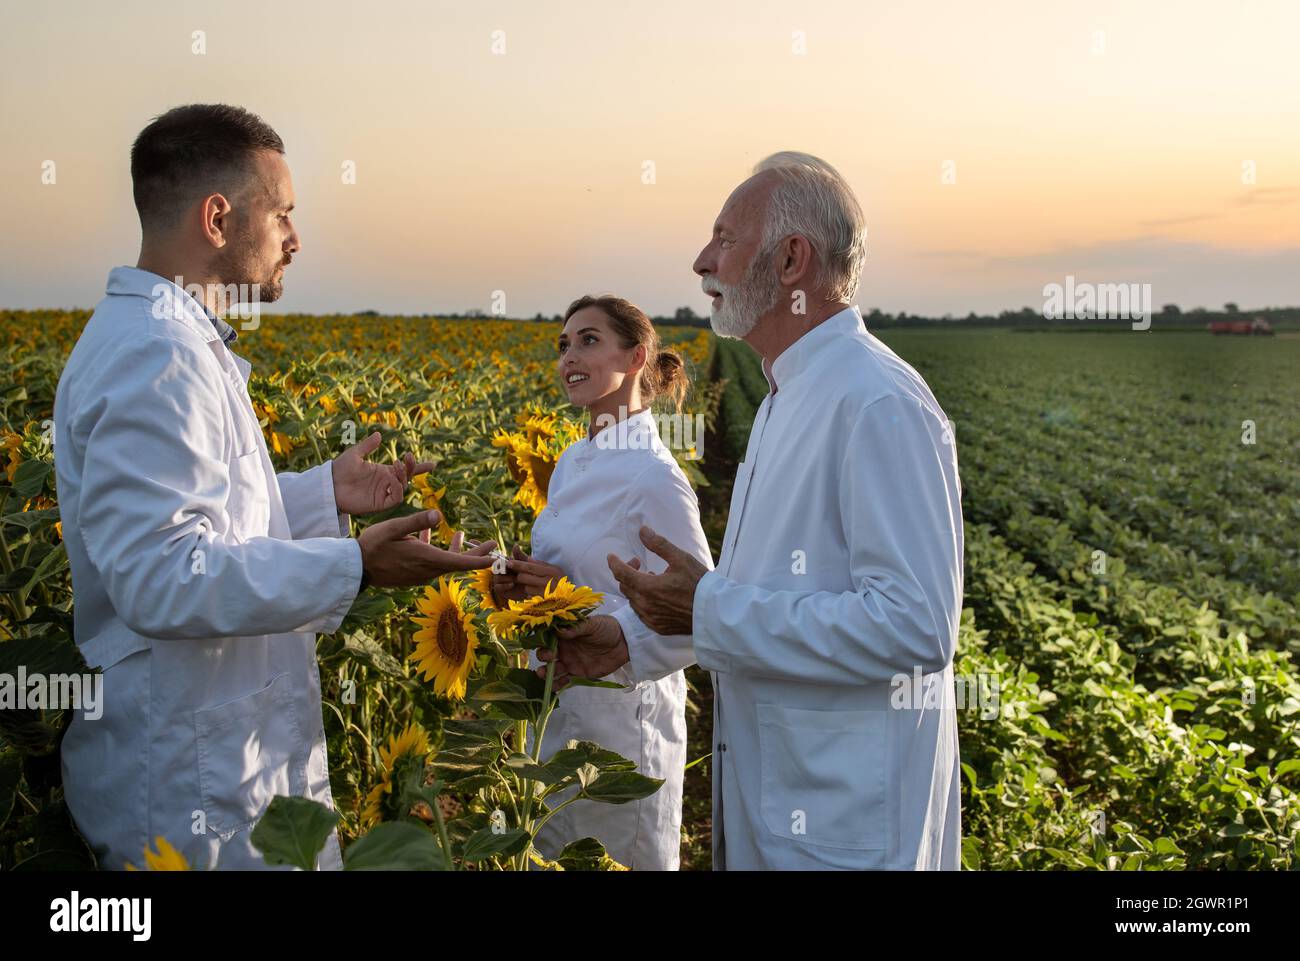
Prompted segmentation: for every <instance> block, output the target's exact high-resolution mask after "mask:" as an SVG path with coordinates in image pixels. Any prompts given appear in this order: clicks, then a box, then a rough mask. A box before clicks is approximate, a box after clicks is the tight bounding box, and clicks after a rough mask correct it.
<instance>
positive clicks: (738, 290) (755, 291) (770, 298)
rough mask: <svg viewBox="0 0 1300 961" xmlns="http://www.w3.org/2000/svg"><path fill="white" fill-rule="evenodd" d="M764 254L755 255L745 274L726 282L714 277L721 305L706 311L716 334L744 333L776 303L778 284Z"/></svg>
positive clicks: (720, 335) (741, 334) (739, 335)
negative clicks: (729, 283) (742, 276)
mask: <svg viewBox="0 0 1300 961" xmlns="http://www.w3.org/2000/svg"><path fill="white" fill-rule="evenodd" d="M765 260H767V258H758V259H756V260H755V261H754V262H753V263H751V264H750V266H749V269H748V270H746V271H745V276H744V278H742V279H741V281H740V283H738V284H736V285H734V286H728V285H727V284H724V283H722V282H721V281H719V280H717V279H716V278H715V279H714V280H713V287H714V288H715V289H716V290H718V291H720V292H721V294H722V306H721V307H720V308H719V307H714V308H713V310H712V311H711V312H710V314H709V326H710V327H712V328H713V332H714V333H715V334H717V335H718V336H719V337H734V338H740V337H744V336H745V335H746V334H748V333H749V332H750V331H751V330H753V329H754V326H755V325H756V324H757V323H758V320H759V318H760V317H762V316H763V315H764V314H766V313H767V312H768V311H769V310H771V309H772V308H773V307H775V306H776V301H777V298H778V297H780V296H781V287H780V285H779V284H778V283H777V282H776V278H775V277H773V276H772V271H771V269H770V268H771V265H770V263H767V264H765V263H763V261H765Z"/></svg>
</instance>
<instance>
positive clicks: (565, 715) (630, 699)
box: [532, 410, 713, 871]
mask: <svg viewBox="0 0 1300 961" xmlns="http://www.w3.org/2000/svg"><path fill="white" fill-rule="evenodd" d="M643 524H647V525H649V526H650V527H653V528H654V529H655V530H657V531H658V532H659V533H661V534H663V535H664V536H665V537H668V538H669V539H671V540H672V541H674V542H675V543H676V544H678V545H679V546H680V547H681V548H682V549H683V550H685V551H688V552H690V553H691V554H694V555H695V556H696V557H698V558H699V560H700V562H701V563H703V564H705V565H706V566H708V567H709V568H710V569H711V568H712V567H713V558H712V557H711V555H710V554H709V545H708V542H707V541H706V540H705V537H704V531H703V529H702V528H701V527H700V513H699V505H698V503H697V502H696V499H695V492H694V491H693V490H691V485H690V483H689V482H688V481H687V480H686V477H685V475H684V474H683V473H682V471H681V468H680V467H678V466H677V463H676V462H675V461H674V460H673V456H672V453H671V452H670V451H669V450H668V449H667V448H666V447H664V445H663V442H662V441H661V440H660V437H659V431H658V428H657V424H656V421H655V417H654V415H653V414H652V413H651V412H650V411H648V410H646V411H642V412H640V413H638V414H633V415H632V416H630V417H628V418H626V419H625V420H623V421H621V422H619V423H616V424H612V425H610V426H608V427H606V428H604V429H603V430H601V431H599V432H598V433H597V434H596V436H595V437H594V438H583V439H582V440H579V441H577V442H576V443H575V444H573V445H571V446H570V447H569V448H568V449H567V450H566V451H565V452H564V453H563V454H561V455H560V459H559V462H558V463H557V464H556V466H555V472H554V474H553V475H552V476H551V483H550V489H549V491H548V494H547V506H546V510H544V511H543V512H542V513H541V515H540V516H539V517H538V518H537V520H536V522H535V523H534V524H533V531H532V551H533V556H534V557H535V558H537V559H538V560H540V561H545V562H546V563H548V564H553V565H555V566H556V567H558V568H559V569H560V570H562V571H564V573H565V575H566V576H567V577H568V578H569V580H570V581H572V582H573V583H574V584H577V585H586V586H587V587H590V588H591V589H592V590H596V591H601V592H603V593H604V595H605V599H604V603H603V604H602V606H601V607H600V608H599V610H598V611H597V612H596V613H599V614H611V615H613V616H614V617H615V618H617V619H618V621H619V622H620V624H622V626H623V632H624V634H625V635H627V636H628V637H629V640H630V639H631V638H632V637H647V636H653V637H656V638H658V637H659V635H657V634H654V632H653V631H651V630H650V629H649V628H647V627H646V626H645V625H644V624H643V623H641V620H640V619H639V618H638V617H637V616H636V614H635V613H634V612H633V611H632V608H631V607H630V606H628V603H627V599H626V598H625V597H623V595H622V594H621V593H619V589H618V582H617V581H615V580H614V576H613V574H611V573H610V570H609V564H608V563H607V562H606V560H605V558H606V556H607V555H609V554H617V555H618V556H619V557H620V558H622V559H623V560H629V559H631V558H632V557H637V558H640V560H641V565H642V570H649V571H652V572H655V573H658V572H661V571H663V569H664V568H665V566H666V565H665V564H664V562H663V561H662V560H660V559H659V557H658V556H656V555H655V554H653V553H651V552H649V551H647V550H646V548H645V546H644V545H643V544H642V543H641V539H640V536H639V534H638V532H639V531H640V529H641V525H643ZM661 639H662V638H661ZM673 640H674V641H675V642H676V643H678V644H686V645H687V646H689V638H676V639H673ZM534 663H536V661H535V660H534ZM605 680H612V681H616V682H619V683H631V684H632V685H633V686H631V688H630V689H628V690H613V689H609V688H594V687H570V688H567V689H565V690H564V691H562V692H561V694H560V702H559V706H558V707H557V708H556V710H555V711H554V712H553V713H552V715H551V719H550V721H549V723H548V726H547V729H546V736H545V738H543V740H542V757H543V758H544V759H545V758H549V757H550V756H551V755H553V754H554V753H555V752H556V751H557V750H559V749H561V748H563V747H564V746H565V744H567V743H568V742H569V741H570V740H579V741H595V742H596V743H598V744H600V745H601V746H602V747H605V748H608V749H609V750H611V751H616V752H618V753H619V754H621V755H623V756H624V757H626V758H627V759H628V760H630V761H634V762H635V763H636V767H637V770H638V771H640V772H641V773H642V774H645V775H648V776H649V777H657V778H663V779H664V784H663V786H662V787H660V788H659V790H658V791H656V792H655V793H654V794H652V795H650V796H649V797H647V798H644V799H642V800H640V801H631V802H628V803H627V804H603V803H597V802H595V801H575V802H574V803H573V804H571V805H569V806H568V807H566V808H565V809H564V810H563V811H560V812H559V813H558V814H556V815H555V816H554V817H552V818H551V820H550V821H549V822H548V823H547V825H546V827H545V828H544V829H543V830H542V833H541V835H540V836H539V838H538V848H539V849H540V850H541V851H542V852H543V853H545V854H547V855H548V856H554V855H555V854H557V853H558V852H559V850H560V848H562V847H563V846H564V845H565V844H567V843H569V842H570V841H575V840H577V839H578V838H582V837H595V838H597V839H599V840H600V841H601V842H602V843H603V844H604V845H605V849H606V851H608V852H609V855H610V857H612V858H614V860H616V861H618V862H620V863H622V864H625V865H627V866H628V867H630V868H633V869H634V870H658V871H675V870H677V868H678V865H679V860H680V852H681V823H682V779H683V775H684V770H685V766H686V678H685V676H684V675H683V674H682V672H681V670H680V669H676V670H672V671H667V672H665V673H664V674H662V675H661V676H660V677H658V678H656V679H654V680H646V681H641V682H640V683H637V682H635V681H631V680H630V679H629V678H628V677H626V675H625V674H624V672H623V671H618V672H616V673H615V674H614V675H612V676H610V677H608V678H605ZM571 793H572V792H571V791H570V792H562V793H560V794H559V795H557V796H555V797H553V798H551V799H548V801H549V802H550V803H551V804H552V805H555V804H558V803H560V802H561V801H563V800H565V799H566V798H568V797H569V796H570V795H571Z"/></svg>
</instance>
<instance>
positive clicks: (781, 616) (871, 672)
mask: <svg viewBox="0 0 1300 961" xmlns="http://www.w3.org/2000/svg"><path fill="white" fill-rule="evenodd" d="M942 432H943V424H942V423H941V422H940V421H939V419H938V418H937V417H935V416H934V414H932V413H929V412H927V411H926V410H924V409H923V408H922V407H921V405H920V404H919V403H918V402H917V401H916V400H914V399H911V398H906V397H900V396H897V395H886V396H884V397H882V398H880V399H879V400H877V401H874V402H873V403H871V404H868V405H867V406H866V407H864V408H863V409H862V410H861V411H860V412H859V414H858V415H857V418H856V421H855V423H854V424H853V425H852V427H851V428H850V429H849V431H848V433H847V434H846V435H845V437H846V442H845V445H844V449H843V450H842V451H838V452H835V453H836V454H838V455H839V456H842V458H843V462H842V465H841V467H840V470H839V490H838V504H835V503H834V502H832V504H828V505H826V506H827V507H828V508H832V509H833V508H834V507H835V506H837V507H838V509H839V513H840V518H841V523H842V527H843V534H844V541H845V544H846V545H847V549H848V565H849V574H850V576H851V583H852V584H853V585H854V589H853V590H848V591H825V590H821V591H816V590H810V591H793V590H780V591H772V590H766V589H764V588H762V587H757V586H755V585H752V584H740V583H737V582H735V581H732V580H728V579H727V578H724V577H722V576H720V575H718V574H717V573H716V572H713V573H709V574H706V575H705V576H704V577H703V578H702V579H701V580H700V583H699V585H698V586H697V588H696V592H695V604H694V611H693V619H694V631H695V654H696V657H697V658H698V660H699V663H700V666H701V667H706V668H709V669H710V670H714V671H721V672H724V673H736V674H752V675H758V676H764V677H771V678H776V679H781V680H792V681H805V682H811V683H827V684H853V683H862V682H878V681H889V680H891V679H893V678H894V677H896V676H897V675H899V674H907V675H910V674H911V673H912V671H913V669H914V668H916V667H920V669H921V671H922V673H926V674H928V673H932V672H936V671H939V670H942V669H943V668H944V667H945V666H946V665H947V664H948V663H949V662H950V661H951V660H952V657H953V654H954V652H955V647H956V640H957V628H958V623H959V621H960V615H961V591H962V527H961V525H962V519H961V506H960V502H959V500H958V497H959V495H958V493H957V477H956V460H955V452H954V451H953V449H952V447H951V446H950V445H949V444H946V443H944V441H943V439H942ZM781 509H788V510H800V509H802V508H801V507H800V505H799V504H798V502H797V500H794V499H792V500H791V501H789V502H788V503H787V504H785V505H784V506H783V507H782V508H781ZM761 522H762V518H761V517H755V518H754V519H753V521H752V523H761Z"/></svg>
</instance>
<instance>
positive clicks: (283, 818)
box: [249, 794, 338, 871]
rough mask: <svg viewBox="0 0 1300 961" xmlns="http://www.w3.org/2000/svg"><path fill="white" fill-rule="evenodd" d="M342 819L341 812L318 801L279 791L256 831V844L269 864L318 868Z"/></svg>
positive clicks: (253, 836)
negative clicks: (321, 857)
mask: <svg viewBox="0 0 1300 961" xmlns="http://www.w3.org/2000/svg"><path fill="white" fill-rule="evenodd" d="M337 823H338V814H337V813H335V812H334V811H332V810H330V809H329V808H327V807H326V806H325V805H323V804H321V803H319V802H318V801H312V800H310V799H308V798H303V797H288V796H286V795H283V794H277V795H276V796H275V797H273V798H271V803H270V804H269V805H267V808H266V813H265V814H263V815H262V817H261V819H260V820H259V821H258V822H257V825H256V826H255V827H254V828H253V833H252V834H251V835H249V840H250V841H252V843H253V847H255V848H257V849H258V850H259V851H261V852H262V858H263V859H264V860H265V861H266V863H267V864H292V865H294V866H295V867H298V868H301V869H302V870H304V871H314V870H315V869H316V859H317V858H318V857H319V856H320V852H321V849H322V848H324V847H325V842H326V840H327V839H328V838H329V836H330V832H331V831H333V830H334V825H335V824H337Z"/></svg>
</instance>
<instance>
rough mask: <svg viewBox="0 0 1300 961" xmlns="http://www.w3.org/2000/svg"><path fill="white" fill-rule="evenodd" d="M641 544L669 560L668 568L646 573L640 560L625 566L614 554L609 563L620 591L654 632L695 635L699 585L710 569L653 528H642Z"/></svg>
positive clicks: (611, 555)
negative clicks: (642, 569) (693, 624)
mask: <svg viewBox="0 0 1300 961" xmlns="http://www.w3.org/2000/svg"><path fill="white" fill-rule="evenodd" d="M641 543H642V544H644V545H645V546H646V547H648V548H649V549H650V550H652V551H654V552H655V553H656V554H658V555H659V556H660V557H662V558H663V559H664V560H666V561H667V562H668V569H667V570H666V571H664V572H663V573H662V574H646V573H643V572H641V571H640V570H638V568H639V567H640V566H641V564H640V562H639V561H638V560H637V559H636V558H633V559H632V563H631V564H624V563H623V562H622V561H621V560H619V559H618V558H617V557H616V556H615V555H613V554H610V555H609V556H608V557H607V558H606V559H605V560H606V563H608V564H609V569H610V571H611V572H612V573H613V575H614V579H615V580H617V581H618V586H619V589H620V590H621V591H622V592H623V596H624V597H626V598H627V600H628V603H629V604H631V605H632V610H634V611H636V616H637V617H639V618H641V620H642V622H644V624H645V625H646V627H648V628H650V629H651V630H652V631H655V632H656V633H658V634H667V635H673V634H690V633H692V612H693V611H694V610H695V585H696V584H698V583H699V582H700V578H701V577H703V576H704V575H705V574H707V573H708V570H709V569H708V568H707V567H705V566H704V565H703V564H701V563H700V562H699V561H698V560H696V559H695V557H694V556H692V555H690V554H688V553H686V552H685V551H684V550H682V549H681V548H680V547H678V546H677V545H676V544H674V543H672V542H671V541H669V540H668V539H667V538H664V537H660V536H659V535H658V534H656V533H655V532H654V531H653V530H651V529H650V528H649V527H642V528H641Z"/></svg>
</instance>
